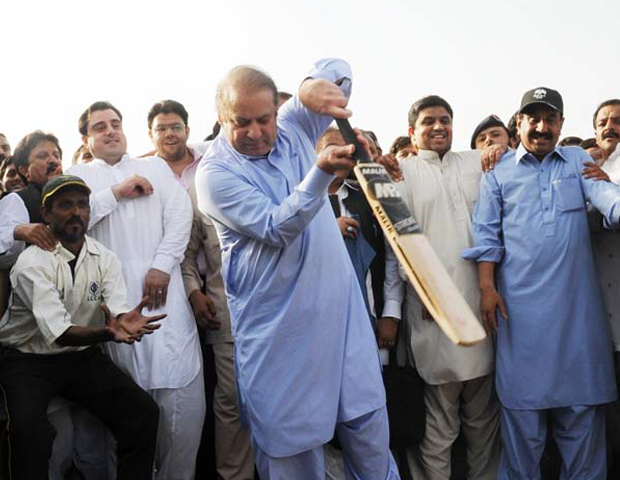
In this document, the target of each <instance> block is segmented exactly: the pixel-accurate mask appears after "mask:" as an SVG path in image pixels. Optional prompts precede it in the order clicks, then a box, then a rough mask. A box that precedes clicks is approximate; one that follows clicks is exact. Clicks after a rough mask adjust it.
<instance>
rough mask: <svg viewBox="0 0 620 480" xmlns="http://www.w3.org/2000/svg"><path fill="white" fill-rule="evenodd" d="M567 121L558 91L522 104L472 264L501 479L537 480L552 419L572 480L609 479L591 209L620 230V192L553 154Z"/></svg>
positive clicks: (606, 367) (567, 154)
mask: <svg viewBox="0 0 620 480" xmlns="http://www.w3.org/2000/svg"><path fill="white" fill-rule="evenodd" d="M563 122H564V117H563V101H562V97H561V95H560V94H559V93H558V92H557V91H555V90H552V89H549V88H542V87H541V88H536V89H533V90H530V91H528V92H526V93H525V95H524V96H523V99H522V102H521V108H520V110H519V115H518V118H517V125H518V127H519V132H520V137H521V145H520V146H519V147H518V148H517V150H516V151H509V152H507V153H506V154H505V155H504V156H503V157H502V159H501V161H500V162H499V163H498V164H497V165H496V166H495V169H494V170H493V171H491V172H489V173H487V174H486V175H485V176H484V177H483V180H482V183H481V185H480V194H479V197H478V202H477V204H476V210H475V213H474V220H473V234H474V243H475V247H474V248H471V249H469V250H467V251H466V252H465V253H464V257H465V258H467V259H470V260H475V261H476V262H478V274H479V285H480V290H481V310H482V318H483V321H484V323H485V325H486V326H487V328H488V329H489V330H491V331H496V332H497V348H496V363H495V371H496V373H495V379H496V388H497V393H498V396H499V399H500V403H501V409H500V415H501V420H502V431H501V434H502V444H503V451H502V460H501V462H500V471H499V477H498V478H499V479H511V480H514V479H532V478H540V471H539V465H540V458H541V455H542V452H543V448H544V446H545V439H546V437H547V419H548V418H549V419H551V420H552V423H553V431H552V433H553V437H554V439H555V442H556V444H557V446H558V449H559V451H560V454H561V456H562V460H563V467H562V468H563V478H565V479H580V480H581V479H604V478H606V472H605V417H604V410H603V408H602V405H603V404H605V403H608V402H610V401H613V400H614V399H615V398H616V385H615V381H614V376H613V373H614V372H613V361H612V349H611V342H610V336H609V329H608V326H607V324H606V321H605V310H604V306H603V302H602V298H601V292H600V289H599V285H598V282H597V277H596V271H595V268H594V261H593V258H592V249H591V246H590V235H589V232H588V221H587V215H586V200H588V201H589V202H590V203H591V204H592V205H593V206H594V207H596V208H597V209H598V210H599V211H600V212H601V213H602V214H603V215H604V216H605V217H606V219H607V221H608V222H609V223H610V224H612V225H617V224H618V223H619V221H620V188H618V187H617V186H615V185H613V184H611V183H609V182H597V181H595V180H594V179H591V178H586V177H585V176H583V175H581V170H582V169H583V166H584V163H586V162H589V161H590V160H591V159H590V157H589V156H588V154H587V153H586V152H585V151H583V150H581V149H578V148H574V147H557V146H556V145H557V142H558V139H559V137H560V133H561V130H562V124H563ZM496 266H499V267H500V268H498V269H497V270H496ZM496 287H497V288H496Z"/></svg>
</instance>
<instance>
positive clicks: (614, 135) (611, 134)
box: [603, 130, 620, 139]
mask: <svg viewBox="0 0 620 480" xmlns="http://www.w3.org/2000/svg"><path fill="white" fill-rule="evenodd" d="M603 138H604V139H605V138H620V135H618V133H616V132H614V131H613V130H609V131H608V132H605V133H604V134H603Z"/></svg>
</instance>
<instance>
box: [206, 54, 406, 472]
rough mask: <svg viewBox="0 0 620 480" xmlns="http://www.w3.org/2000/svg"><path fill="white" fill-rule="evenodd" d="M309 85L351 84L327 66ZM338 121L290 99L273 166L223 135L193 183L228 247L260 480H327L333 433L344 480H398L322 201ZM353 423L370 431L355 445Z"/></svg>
mask: <svg viewBox="0 0 620 480" xmlns="http://www.w3.org/2000/svg"><path fill="white" fill-rule="evenodd" d="M308 76H309V77H313V78H326V79H329V80H331V81H334V82H335V81H337V80H339V79H343V78H351V72H350V69H349V66H348V64H347V63H346V62H343V61H341V60H322V61H320V62H318V63H317V64H316V65H315V68H314V69H313V70H312V71H311V72H310V74H309V75H308ZM344 85H348V86H350V82H344ZM348 88H350V87H346V89H347V90H348ZM344 93H345V94H347V95H349V94H350V91H345V92H344ZM331 121H332V119H331V118H330V117H326V116H321V115H317V114H315V113H313V112H311V111H309V110H308V109H306V108H305V107H304V106H303V105H302V104H301V102H300V100H299V98H298V97H297V96H295V97H293V98H292V99H291V100H289V101H288V102H286V103H285V104H284V105H283V106H282V107H281V108H280V110H279V112H278V131H277V138H276V141H275V145H274V147H273V148H272V150H271V151H270V152H269V154H268V155H267V156H265V157H260V158H253V157H249V156H246V155H242V154H240V153H238V152H237V151H235V150H234V149H233V148H232V147H231V146H230V144H229V143H228V142H227V140H226V139H225V138H224V136H223V135H220V136H219V137H218V138H216V139H215V140H214V142H213V144H212V146H211V148H210V150H209V151H208V152H207V153H206V154H205V158H204V160H203V161H202V162H201V164H200V166H199V168H198V172H197V175H196V190H197V195H198V203H199V207H200V209H201V210H202V211H203V212H205V213H206V214H207V215H209V216H210V217H211V218H212V219H213V221H214V224H215V226H216V229H217V232H218V235H219V239H220V244H221V247H222V277H223V279H224V283H225V287H226V294H227V297H228V305H229V308H230V314H231V324H232V334H233V337H234V340H235V366H236V372H237V382H238V387H239V396H240V404H241V408H242V414H243V416H244V417H245V419H246V420H247V421H248V423H249V426H250V429H251V432H252V437H253V441H254V445H255V450H256V460H257V465H258V467H259V471H260V473H261V478H265V479H276V478H287V479H304V480H305V479H314V478H317V479H318V478H324V468H323V467H322V445H323V444H324V443H326V442H327V441H329V440H330V439H331V438H332V436H333V434H334V430H335V428H336V426H337V425H338V431H339V432H340V431H341V430H342V431H343V437H344V438H341V442H342V443H343V445H345V446H346V444H347V443H351V444H353V445H354V448H350V449H349V451H347V449H346V447H345V461H347V458H346V457H347V455H348V460H349V462H348V463H349V472H348V476H349V478H363V479H364V480H371V479H377V480H379V479H381V480H383V479H384V478H398V474H397V470H396V467H395V465H394V462H393V459H392V458H391V455H390V454H389V450H388V440H387V437H386V436H385V435H386V434H387V431H388V426H387V416H386V414H385V393H384V388H383V383H382V378H381V371H380V363H379V357H378V351H377V345H376V341H375V337H374V333H373V331H372V328H371V324H370V321H369V319H368V313H367V311H366V307H365V303H364V298H363V296H362V293H361V291H360V287H359V285H358V282H357V279H356V276H355V272H354V270H353V267H352V265H351V261H350V259H349V255H348V253H347V250H346V248H345V245H344V242H343V241H342V238H341V235H340V232H339V230H338V227H337V224H336V221H335V220H334V214H333V213H332V210H331V207H330V204H329V202H328V201H327V187H328V185H329V183H330V182H331V180H332V179H333V176H331V175H328V174H326V173H324V172H323V171H322V170H320V169H318V168H317V167H316V165H315V163H316V153H315V151H314V146H315V144H316V141H317V139H318V138H319V137H320V135H321V134H322V133H323V132H324V130H325V129H326V128H327V127H328V126H329V124H330V123H331ZM356 422H357V423H359V424H360V425H357V427H360V426H363V428H362V427H360V428H359V429H355V430H358V431H357V434H356V433H355V432H353V434H348V433H347V432H349V431H350V429H347V428H346V426H347V425H349V426H350V425H351V424H354V425H356ZM368 422H370V423H368ZM348 437H351V438H348ZM355 445H357V446H355ZM309 469H310V470H309Z"/></svg>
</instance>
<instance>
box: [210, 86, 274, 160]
mask: <svg viewBox="0 0 620 480" xmlns="http://www.w3.org/2000/svg"><path fill="white" fill-rule="evenodd" d="M276 117H277V107H276V104H275V103H274V96H273V92H272V91H271V90H269V89H266V88H263V89H260V90H256V91H253V92H248V91H232V92H231V107H230V111H229V112H227V114H226V116H225V117H224V118H220V123H221V124H222V128H223V129H224V135H225V137H226V140H228V143H230V145H231V146H232V147H233V148H234V149H235V150H236V151H237V152H239V153H241V154H243V155H250V156H256V157H260V156H264V155H267V154H268V153H269V152H270V150H271V149H272V148H273V145H274V143H275V141H276V134H277V123H276Z"/></svg>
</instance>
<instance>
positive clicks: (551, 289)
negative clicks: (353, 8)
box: [0, 59, 620, 480]
mask: <svg viewBox="0 0 620 480" xmlns="http://www.w3.org/2000/svg"><path fill="white" fill-rule="evenodd" d="M352 79H353V75H352V72H351V70H350V67H349V65H348V64H347V63H346V62H345V61H342V60H338V59H324V60H320V61H318V62H317V63H316V64H315V65H314V67H313V69H312V70H311V71H310V72H309V73H308V74H307V75H306V76H305V77H304V80H303V81H302V82H301V84H300V87H299V92H298V93H297V94H295V95H293V96H291V95H288V94H285V93H284V92H278V90H277V88H276V85H275V83H274V82H273V80H272V79H271V78H270V77H269V76H268V75H267V74H265V73H264V72H262V71H260V70H258V69H256V68H251V67H245V66H241V67H236V68H234V69H232V70H231V71H230V72H228V73H227V74H226V75H225V77H224V78H223V79H222V81H221V82H220V84H219V85H218V88H217V91H216V95H215V98H216V107H217V112H218V123H217V124H216V127H215V128H214V131H213V133H212V134H211V135H209V137H207V139H206V140H205V141H204V142H201V143H198V144H188V139H189V134H190V127H189V115H188V112H187V110H186V109H185V107H184V106H183V105H182V104H180V103H179V102H177V101H174V100H163V101H159V102H157V103H155V104H154V105H153V106H152V108H151V109H150V110H149V112H148V113H147V114H146V115H145V117H146V120H147V121H146V124H145V128H147V129H148V134H149V137H150V139H151V140H152V144H153V150H152V151H151V152H148V153H146V154H144V155H142V156H141V157H131V156H130V155H128V154H127V139H126V137H125V134H124V132H123V116H122V113H121V111H120V110H119V109H118V108H117V106H115V105H112V104H111V103H109V102H105V101H97V102H95V103H93V104H92V105H90V106H89V107H87V108H86V109H85V110H84V112H83V114H82V115H81V116H80V117H79V119H77V123H78V132H79V135H80V136H81V140H82V143H81V145H80V147H79V148H78V149H77V150H76V151H75V154H74V155H73V160H72V166H71V167H70V168H69V169H68V170H67V171H66V172H64V173H63V168H62V155H63V154H62V149H61V146H60V144H59V141H58V139H57V138H56V137H55V136H54V135H53V134H52V133H46V132H42V131H39V130H35V131H33V132H32V133H30V134H28V135H26V136H25V137H24V138H23V139H21V140H20V141H19V142H18V143H17V145H16V146H15V148H14V149H13V150H12V149H11V146H10V144H9V141H8V139H7V138H6V137H5V136H4V135H3V134H0V152H1V155H2V161H1V163H0V181H1V184H2V189H3V194H2V199H1V200H0V269H1V271H0V274H1V275H0V288H1V291H0V309H1V311H0V314H2V319H1V320H0V385H1V386H2V389H1V390H0V391H1V393H2V397H3V398H2V402H3V403H4V405H5V407H6V409H4V408H3V409H2V410H4V411H6V412H7V415H8V419H9V423H8V425H10V428H8V432H7V431H5V432H4V433H3V434H4V435H5V437H4V438H7V437H8V440H9V444H10V449H5V451H2V449H1V448H0V465H2V466H3V467H2V468H0V475H2V474H3V473H4V472H8V475H9V476H8V478H14V479H27V480H30V479H35V478H50V479H54V480H61V479H76V478H83V479H88V480H91V479H93V480H95V479H96V480H99V479H101V480H103V479H105V480H108V479H114V478H119V479H145V480H146V479H153V478H155V479H157V480H192V479H194V478H221V479H224V480H228V479H231V480H250V479H254V478H255V475H258V477H259V478H261V479H262V480H269V479H287V480H289V479H303V480H306V479H310V480H314V479H317V480H318V479H325V478H330V479H345V478H346V479H363V480H388V479H392V480H393V479H399V478H403V479H406V478H413V479H429V480H449V479H451V478H469V479H480V480H491V479H497V478H499V479H502V480H514V479H537V478H545V479H555V478H562V479H580V480H582V479H592V480H594V479H600V480H605V479H607V478H611V479H613V478H620V465H619V462H620V460H617V458H620V438H619V437H620V434H619V432H620V403H619V402H618V400H617V388H616V385H617V382H618V377H619V372H620V369H619V368H618V367H619V363H618V362H619V360H620V276H619V275H618V268H616V267H620V238H619V237H618V236H617V235H618V233H617V230H616V227H617V226H618V224H619V223H620V186H619V184H620V162H619V161H617V158H618V157H619V156H620V149H618V152H616V149H617V146H618V143H620V100H618V99H611V100H605V101H603V102H602V103H601V104H600V105H599V106H598V107H597V108H596V110H595V111H594V114H593V135H594V136H593V137H592V138H589V139H585V140H582V139H581V138H577V137H566V138H565V139H563V140H562V141H560V136H561V134H562V125H563V122H564V113H563V112H564V100H563V98H562V96H561V94H560V93H559V92H557V91H555V90H553V89H551V88H546V87H539V88H534V89H532V90H528V91H527V92H525V93H524V95H523V97H522V98H521V99H515V105H516V106H517V111H516V112H515V114H514V115H513V117H512V118H511V119H510V121H509V122H508V123H507V124H505V123H504V122H502V120H501V119H500V118H499V117H497V116H496V115H489V116H487V117H485V118H484V119H483V120H482V121H481V122H480V124H479V125H478V126H477V127H476V129H475V130H474V132H472V136H471V145H470V146H471V150H468V151H461V152H455V151H453V150H452V128H453V119H454V112H453V110H452V107H451V106H450V104H449V103H448V102H447V101H446V100H445V99H444V98H442V97H440V96H438V95H430V96H425V97H422V98H420V99H419V100H418V101H416V102H415V103H414V104H413V105H412V106H411V109H410V111H409V118H408V132H407V135H403V136H401V137H398V138H396V139H395V140H394V142H393V144H392V146H391V148H390V149H389V153H387V154H385V155H384V154H383V151H382V149H381V146H380V144H379V141H378V139H377V138H376V136H375V135H374V133H372V131H370V130H356V133H357V135H358V141H359V143H360V145H361V146H362V147H363V148H366V149H367V150H368V152H369V154H370V155H371V156H372V158H373V160H374V161H376V162H378V163H381V164H383V165H385V167H386V168H387V169H388V171H389V172H390V174H391V175H392V178H393V180H394V181H395V184H396V186H397V191H398V192H399V194H400V196H402V198H403V200H404V201H405V203H406V204H407V205H408V207H409V208H410V210H411V212H412V214H413V216H414V217H415V219H416V220H417V222H418V224H419V226H420V228H421V231H422V232H423V233H424V234H425V235H426V236H427V237H428V239H429V241H430V243H431V245H432V246H433V248H434V249H435V251H436V252H437V254H438V256H439V258H440V259H441V261H442V263H443V264H444V266H445V267H446V270H447V271H448V272H449V274H450V276H451V277H452V279H453V281H454V283H455V285H456V286H457V288H458V289H459V290H460V292H461V294H462V295H463V297H464V299H465V300H466V301H467V303H468V304H469V306H470V307H471V309H472V311H474V312H475V313H477V315H478V316H479V319H480V322H481V323H482V324H483V326H484V327H485V329H486V331H487V333H488V337H487V338H486V339H485V340H484V341H483V342H481V343H479V344H477V345H474V346H468V347H463V346H456V345H454V344H453V343H452V342H451V341H450V340H449V339H448V338H447V337H446V336H445V335H444V334H443V332H442V331H441V330H440V328H439V327H438V326H437V324H436V323H435V322H434V321H433V318H432V316H431V315H430V314H429V312H428V311H427V310H426V308H425V307H424V305H423V303H422V302H421V301H420V299H419V298H418V295H417V294H416V291H415V289H414V288H413V286H412V285H411V284H410V283H409V282H408V281H407V280H406V277H405V276H404V273H403V272H402V269H400V268H399V263H398V260H397V259H396V256H395V254H394V253H393V252H392V250H391V248H390V247H389V245H388V244H387V243H386V240H385V238H384V235H383V233H382V230H381V228H380V226H379V223H378V222H377V220H376V219H375V218H374V217H373V214H372V211H371V209H370V207H369V205H368V203H367V201H366V199H365V197H364V195H363V193H362V191H361V189H360V186H359V184H358V183H357V181H356V180H355V177H354V175H353V174H352V168H353V166H354V165H355V160H354V153H355V147H354V146H353V145H347V144H346V142H345V141H344V140H343V137H342V135H341V134H340V132H339V131H338V130H337V129H336V128H334V127H331V126H330V124H331V123H332V121H333V119H334V118H349V117H351V114H352V112H351V111H350V110H348V109H347V104H348V100H349V96H350V94H351V85H352ZM353 119H354V117H353ZM353 123H355V122H354V121H353ZM403 127H405V121H404V120H403ZM403 130H404V128H403ZM399 346H400V347H401V350H400V351H401V353H403V352H404V357H405V358H406V360H405V362H407V363H408V364H410V365H411V366H413V367H415V369H416V370H417V372H418V374H419V376H420V377H421V378H422V380H423V384H424V386H423V388H421V389H420V391H419V392H417V393H418V394H419V396H420V398H423V402H422V403H423V405H424V413H423V418H424V422H423V423H424V425H423V432H424V433H423V435H422V436H421V441H419V442H415V443H411V444H409V445H407V450H406V453H407V454H406V455H405V456H397V457H396V458H395V457H394V455H393V451H391V450H390V448H391V447H392V448H393V447H395V445H390V434H389V421H390V416H391V412H390V411H389V410H388V409H387V408H386V396H385V389H384V384H383V377H382V364H383V365H384V366H385V365H386V364H387V358H388V355H387V351H389V350H393V351H396V349H397V348H398V347H399ZM403 347H404V348H403ZM205 352H208V354H205ZM209 384H211V385H213V386H214V390H213V391H212V393H211V392H210V388H209ZM414 403H415V402H413V400H412V405H413V404H414ZM209 418H213V425H212V426H211V427H212V428H213V431H214V433H213V435H212V437H210V436H209V435H208V430H209V428H210V422H209ZM457 439H459V441H458V442H457ZM0 445H6V444H5V443H3V442H1V441H0ZM205 445H207V446H205ZM209 445H210V446H211V448H214V451H215V455H214V461H213V466H212V469H208V468H206V469H205V468H203V467H200V465H201V461H200V459H201V456H204V455H207V453H206V451H207V450H208V449H209ZM458 445H461V446H462V445H465V447H464V448H465V451H464V454H465V455H464V458H465V460H464V462H460V463H458V462H457V463H455V461H454V460H455V458H456V456H457V451H456V450H457V446H458ZM461 448H462V447H461ZM397 460H398V461H397ZM197 464H198V465H199V467H198V470H197ZM454 465H456V466H457V467H456V468H455V469H454V468H453V466H454Z"/></svg>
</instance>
